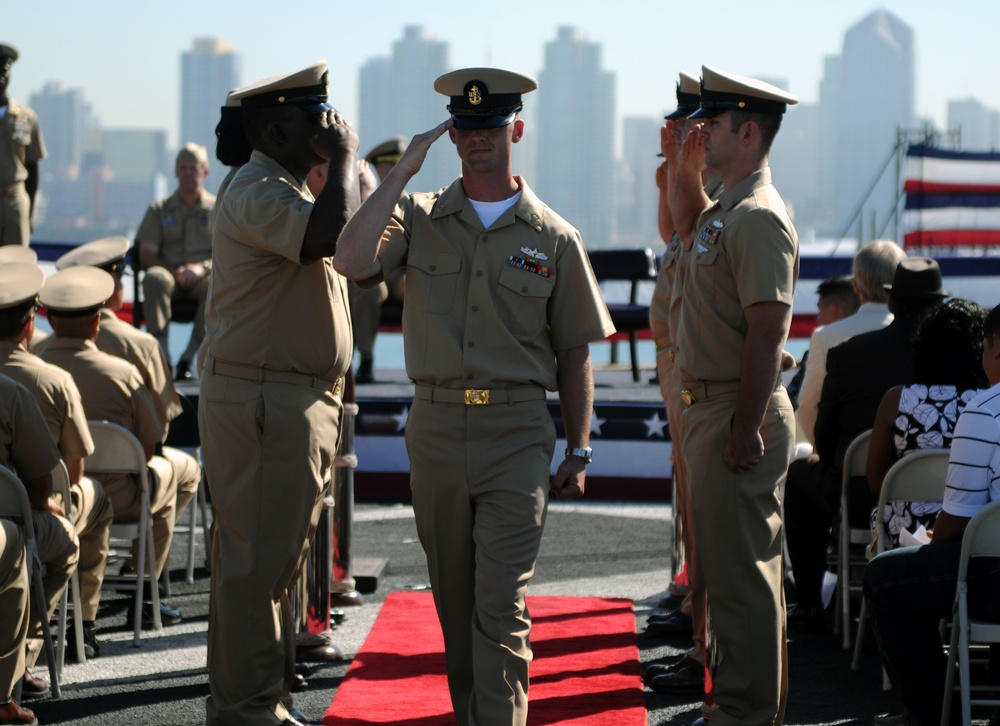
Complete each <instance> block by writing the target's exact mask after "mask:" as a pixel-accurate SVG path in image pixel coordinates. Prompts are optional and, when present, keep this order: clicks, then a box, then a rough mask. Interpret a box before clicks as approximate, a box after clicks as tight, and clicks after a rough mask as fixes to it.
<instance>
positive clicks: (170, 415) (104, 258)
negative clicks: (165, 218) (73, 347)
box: [56, 237, 201, 520]
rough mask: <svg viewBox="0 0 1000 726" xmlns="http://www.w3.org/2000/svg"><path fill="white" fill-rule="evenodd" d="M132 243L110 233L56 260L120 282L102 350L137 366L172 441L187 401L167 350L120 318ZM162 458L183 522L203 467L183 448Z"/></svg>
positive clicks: (106, 314) (105, 312)
mask: <svg viewBox="0 0 1000 726" xmlns="http://www.w3.org/2000/svg"><path fill="white" fill-rule="evenodd" d="M130 246H131V245H130V243H129V241H128V239H127V238H125V237H104V238H102V239H98V240H94V241H93V242H87V243H86V244H82V245H79V246H78V247H75V248H73V249H72V250H70V251H69V252H67V253H66V254H65V255H63V256H62V257H60V258H59V259H58V260H56V269H57V270H65V269H67V268H70V267H77V266H80V265H89V266H90V267H96V268H98V269H101V270H104V271H105V272H107V273H108V274H109V275H111V277H112V278H113V279H114V281H115V290H114V293H113V294H112V296H111V297H110V298H109V299H108V300H106V301H105V302H104V307H102V308H101V312H100V315H99V317H100V326H99V329H98V331H97V340H96V341H95V343H96V344H97V348H98V350H101V351H104V352H105V353H108V354H109V355H113V356H115V357H116V358H123V359H124V360H127V361H128V362H129V363H131V364H132V365H134V366H135V367H136V369H137V370H138V371H139V374H140V375H141V376H142V381H143V383H144V384H145V385H146V388H148V389H149V392H150V393H151V394H152V397H153V405H154V406H156V413H157V415H158V416H159V419H160V426H161V427H162V428H163V439H162V441H161V443H162V442H163V441H166V440H167V432H168V429H169V427H170V422H171V421H173V420H174V419H175V418H177V417H178V416H180V414H181V401H180V398H179V397H178V396H177V390H176V389H175V388H174V382H173V379H172V378H171V377H170V365H169V364H168V363H167V359H166V357H165V356H164V355H163V349H162V348H161V347H160V345H159V344H158V343H157V342H156V338H154V337H153V336H152V335H150V334H149V333H147V332H145V331H142V330H139V329H138V328H136V327H134V326H132V325H129V324H128V323H126V322H125V321H124V320H122V319H121V318H119V317H118V315H117V313H118V311H119V310H121V309H122V305H123V293H124V288H123V287H122V274H123V273H124V271H125V269H126V263H125V255H126V254H127V253H128V249H129V247H130ZM160 454H161V456H163V458H165V459H166V460H167V461H169V462H170V465H171V466H172V467H173V470H174V477H175V478H176V480H177V509H176V511H175V513H174V519H175V520H179V519H180V518H181V515H182V514H183V513H184V509H185V508H186V507H187V505H188V503H189V502H190V501H191V499H192V498H193V497H194V495H195V494H197V493H198V485H199V483H200V482H201V465H200V464H199V463H198V461H197V460H196V459H195V458H194V457H193V456H191V455H190V454H187V453H185V452H183V451H181V450H179V449H175V448H172V447H170V446H164V447H162V450H161V452H160Z"/></svg>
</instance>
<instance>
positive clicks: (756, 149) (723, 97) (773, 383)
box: [671, 66, 799, 726]
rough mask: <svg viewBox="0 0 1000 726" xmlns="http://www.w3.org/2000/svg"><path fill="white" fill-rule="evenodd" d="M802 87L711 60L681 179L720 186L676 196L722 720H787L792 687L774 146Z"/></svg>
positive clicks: (787, 227) (785, 303) (788, 225)
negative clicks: (713, 178) (715, 180)
mask: <svg viewBox="0 0 1000 726" xmlns="http://www.w3.org/2000/svg"><path fill="white" fill-rule="evenodd" d="M797 102H798V99H797V98H796V97H795V96H793V95H791V94H789V93H786V92H785V91H782V90H781V89H779V88H776V87H774V86H772V85H770V84H767V83H764V82H762V81H758V80H756V79H753V78H747V77H745V76H737V75H734V74H731V73H726V72H723V71H719V70H717V69H715V68H711V67H709V66H702V86H701V100H700V106H701V108H699V109H698V110H697V111H695V112H694V113H693V114H691V117H690V118H692V119H699V120H701V124H700V125H699V126H698V127H696V129H695V130H694V131H692V132H691V133H690V134H689V135H688V137H687V139H686V140H685V142H684V147H683V148H682V152H681V156H682V158H683V161H682V163H681V166H680V168H679V170H678V178H677V184H678V186H679V187H680V186H684V187H685V189H686V192H687V193H688V195H689V196H688V198H695V199H698V198H700V199H704V192H703V187H702V179H701V177H700V171H701V169H702V168H703V167H704V165H705V164H707V165H708V166H710V167H712V168H713V169H715V171H716V172H718V174H719V175H720V177H721V179H722V185H723V189H724V190H725V191H724V193H723V194H722V196H721V197H720V198H719V199H718V200H716V201H715V202H714V203H710V204H708V205H707V206H705V207H700V208H697V209H696V210H695V212H696V213H695V215H694V217H693V220H694V223H693V224H692V216H690V215H689V212H690V211H691V210H690V209H678V208H674V207H672V208H671V211H672V212H673V213H674V221H675V222H676V223H677V229H678V231H679V233H680V234H681V236H682V238H684V239H685V241H690V240H691V239H692V237H693V246H692V248H691V255H690V261H689V264H688V268H687V275H686V277H685V282H684V293H683V300H682V303H681V318H680V324H679V332H678V338H677V346H678V366H679V368H680V380H681V385H682V386H683V391H682V394H681V395H682V397H683V399H684V401H685V403H686V404H687V408H686V409H685V410H684V412H683V413H682V414H681V417H682V428H683V431H684V442H683V446H684V454H685V458H686V462H687V467H688V468H687V474H688V480H689V481H690V482H691V488H690V496H691V511H692V513H693V515H694V525H695V532H696V536H697V538H698V553H699V559H700V562H701V569H702V572H703V574H704V580H705V586H706V589H707V591H708V594H709V597H708V607H709V615H710V618H711V624H712V630H713V634H714V637H715V649H716V656H717V657H716V662H715V663H714V672H713V679H712V680H713V686H714V695H715V702H716V705H717V707H718V710H717V711H716V712H715V713H714V714H713V716H712V721H711V722H712V724H713V726H728V725H729V724H772V723H781V721H782V719H783V717H784V707H785V701H786V698H787V690H788V673H787V650H786V646H785V599H784V591H783V588H782V567H781V565H782V563H781V526H782V524H781V513H780V505H779V493H778V484H779V482H780V481H781V479H782V477H783V476H784V474H785V470H786V469H787V467H788V459H789V456H790V454H791V450H792V444H793V442H794V439H795V420H794V413H793V411H792V405H791V402H790V401H789V399H788V394H787V393H786V391H785V389H784V387H783V386H782V385H781V380H780V378H779V372H780V361H781V351H782V347H783V345H784V342H785V339H786V337H787V336H788V328H789V324H790V321H791V306H792V293H793V290H794V287H795V281H796V278H797V277H798V262H799V257H798V238H797V236H796V233H795V228H794V227H793V226H792V222H791V220H790V219H789V216H788V213H787V211H786V210H785V205H784V203H783V202H782V200H781V197H780V196H779V195H778V192H777V190H775V188H774V186H773V185H772V184H771V170H770V168H769V167H768V164H767V158H768V152H769V150H770V148H771V143H772V141H773V140H774V137H775V134H777V132H778V128H779V127H780V125H781V118H782V114H784V112H785V109H786V107H787V106H788V104H794V103H797Z"/></svg>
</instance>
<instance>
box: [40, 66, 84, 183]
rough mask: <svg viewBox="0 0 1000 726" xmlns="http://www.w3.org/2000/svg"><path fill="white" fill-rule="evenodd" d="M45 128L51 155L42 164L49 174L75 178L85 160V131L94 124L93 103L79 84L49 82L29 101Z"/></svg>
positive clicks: (46, 145)
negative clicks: (91, 117) (90, 105)
mask: <svg viewBox="0 0 1000 726" xmlns="http://www.w3.org/2000/svg"><path fill="white" fill-rule="evenodd" d="M28 105H30V106H31V107H32V108H33V109H35V113H37V114H38V121H39V124H40V125H41V128H42V135H43V136H44V137H45V147H46V151H47V152H48V156H47V157H46V158H45V161H44V162H43V163H42V164H41V166H40V167H39V168H40V170H41V173H42V174H44V175H46V176H53V175H54V176H57V177H59V178H63V179H75V178H76V176H77V175H78V174H79V173H80V164H81V162H82V161H83V151H84V150H83V145H84V135H85V133H86V131H87V128H88V126H89V125H90V107H89V106H88V104H87V103H86V102H85V101H84V100H83V91H82V90H80V89H79V88H62V87H61V86H60V85H59V84H58V83H46V84H45V87H44V88H43V89H42V91H41V92H40V93H33V94H32V95H31V98H30V99H29V101H28Z"/></svg>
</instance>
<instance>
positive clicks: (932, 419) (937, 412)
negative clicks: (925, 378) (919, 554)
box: [871, 383, 979, 549]
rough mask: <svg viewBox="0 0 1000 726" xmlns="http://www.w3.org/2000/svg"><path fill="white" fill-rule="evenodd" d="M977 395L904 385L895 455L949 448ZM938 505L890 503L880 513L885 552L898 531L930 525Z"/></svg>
mask: <svg viewBox="0 0 1000 726" xmlns="http://www.w3.org/2000/svg"><path fill="white" fill-rule="evenodd" d="M978 393H979V391H978V390H977V389H969V390H967V391H962V392H961V393H959V392H958V389H957V388H956V387H955V386H925V385H923V384H920V383H916V384H913V385H909V386H904V387H903V390H902V392H901V393H900V396H899V415H897V416H896V433H895V439H896V453H897V455H898V456H899V457H900V458H902V457H903V456H906V455H907V454H909V453H911V452H913V451H917V450H918V449H940V448H951V437H952V432H953V431H954V430H955V422H956V421H958V416H959V414H960V413H962V411H963V410H964V409H965V406H966V404H967V403H968V402H969V401H971V400H972V399H973V398H975V397H976V395H977V394H978ZM940 511H941V503H940V502H890V503H889V504H887V505H886V507H885V511H884V512H882V517H881V519H882V526H884V527H885V528H886V531H887V532H888V534H889V540H890V542H889V545H890V546H889V549H892V548H895V547H898V546H899V532H900V530H902V529H906V530H908V531H910V532H916V531H917V530H918V529H919V528H920V525H923V526H924V527H925V528H926V529H931V528H932V527H933V526H934V521H935V520H936V519H937V515H938V512H940ZM877 512H878V508H877V507H876V509H875V510H874V511H872V522H871V527H872V537H873V541H875V539H874V538H876V537H877V532H876V529H875V527H876V522H877Z"/></svg>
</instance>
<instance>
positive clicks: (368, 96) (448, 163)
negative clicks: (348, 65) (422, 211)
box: [358, 25, 459, 191]
mask: <svg viewBox="0 0 1000 726" xmlns="http://www.w3.org/2000/svg"><path fill="white" fill-rule="evenodd" d="M449 70H451V69H450V68H449V67H448V44H447V43H445V42H443V41H439V40H437V39H436V38H435V37H434V34H433V33H432V32H431V31H430V30H428V29H427V28H423V27H420V26H418V25H408V26H406V27H405V28H403V37H402V38H400V39H399V40H397V41H396V42H394V43H393V44H392V55H391V56H389V57H388V58H386V57H381V58H373V59H371V60H369V61H368V62H366V63H365V64H364V65H363V66H362V67H361V69H360V71H359V74H358V80H359V83H358V86H359V88H360V91H359V96H360V98H359V99H358V100H359V103H358V109H359V111H358V132H359V134H360V137H361V148H360V149H359V152H360V154H361V155H364V154H366V153H368V151H369V150H371V149H372V148H373V147H374V146H375V145H376V144H379V143H381V142H383V141H385V140H386V139H389V138H391V137H393V136H400V135H402V136H406V137H412V136H413V135H414V134H418V133H421V132H423V131H427V130H428V129H431V128H433V127H434V126H437V125H438V124H439V123H441V122H442V121H444V120H445V119H446V118H448V112H447V111H446V110H445V106H446V105H447V103H448V102H447V100H446V99H445V98H444V97H443V96H441V95H440V94H438V93H436V92H435V91H434V79H435V78H437V77H438V76H440V75H441V74H443V73H445V72H447V71H449ZM458 170H459V162H458V157H457V156H456V155H455V149H454V147H453V146H452V144H451V142H450V141H449V140H448V138H447V137H444V138H442V139H441V140H439V141H438V142H437V143H436V144H434V146H432V147H431V149H430V151H429V152H428V154H427V159H426V160H425V161H424V165H423V167H422V168H421V170H420V173H419V174H417V175H416V176H414V177H413V179H412V181H411V182H410V183H409V184H408V185H407V186H408V188H409V189H410V190H412V191H431V190H435V189H439V188H441V187H443V186H445V185H447V184H449V183H450V182H451V181H453V180H454V179H455V178H456V177H457V176H458V175H459V171H458Z"/></svg>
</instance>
